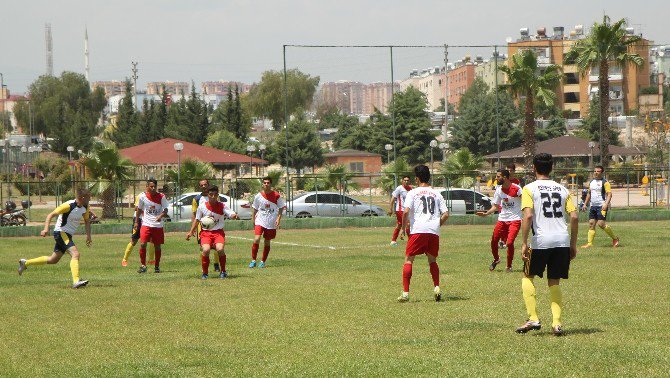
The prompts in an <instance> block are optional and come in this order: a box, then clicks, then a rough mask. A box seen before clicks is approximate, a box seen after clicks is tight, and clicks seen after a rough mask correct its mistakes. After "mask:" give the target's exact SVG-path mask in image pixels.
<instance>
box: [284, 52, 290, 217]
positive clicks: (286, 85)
mask: <svg viewBox="0 0 670 378" xmlns="http://www.w3.org/2000/svg"><path fill="white" fill-rule="evenodd" d="M283 47H284V131H285V134H286V194H285V195H286V197H287V198H288V197H289V194H290V193H289V189H290V186H289V185H290V184H289V181H290V180H289V171H288V157H289V156H288V148H289V147H288V99H287V98H288V76H287V74H286V45H284V46H283ZM288 210H289V211H290V210H291V209H288Z"/></svg>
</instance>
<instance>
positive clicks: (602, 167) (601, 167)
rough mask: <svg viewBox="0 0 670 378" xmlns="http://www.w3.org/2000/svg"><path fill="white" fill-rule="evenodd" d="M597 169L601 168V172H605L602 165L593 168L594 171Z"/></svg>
mask: <svg viewBox="0 0 670 378" xmlns="http://www.w3.org/2000/svg"><path fill="white" fill-rule="evenodd" d="M596 168H600V170H601V171H603V172H605V168H604V167H603V166H602V165H596V166H595V167H593V169H594V170H595V169H596Z"/></svg>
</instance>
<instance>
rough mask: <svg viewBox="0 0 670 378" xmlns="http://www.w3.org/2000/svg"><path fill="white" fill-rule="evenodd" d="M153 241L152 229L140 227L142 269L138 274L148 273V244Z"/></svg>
mask: <svg viewBox="0 0 670 378" xmlns="http://www.w3.org/2000/svg"><path fill="white" fill-rule="evenodd" d="M150 241H151V229H150V228H149V227H147V226H145V225H142V227H140V268H139V269H138V270H137V273H146V272H147V243H149V242H150Z"/></svg>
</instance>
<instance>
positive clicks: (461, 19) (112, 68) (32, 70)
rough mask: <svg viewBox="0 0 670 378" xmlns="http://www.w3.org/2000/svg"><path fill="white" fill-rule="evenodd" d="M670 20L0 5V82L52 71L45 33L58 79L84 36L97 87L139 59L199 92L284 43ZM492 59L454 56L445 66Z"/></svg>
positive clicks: (398, 8) (336, 7)
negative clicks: (49, 33)
mask: <svg viewBox="0 0 670 378" xmlns="http://www.w3.org/2000/svg"><path fill="white" fill-rule="evenodd" d="M668 13H670V2H668V1H667V0H643V1H637V2H633V1H630V0H626V1H624V0H577V1H576V0H560V1H558V0H554V1H545V0H537V1H519V0H506V1H501V0H471V1H451V0H425V1H410V0H338V1H332V0H328V1H322V0H263V1H261V0H247V1H242V0H236V1H231V0H216V1H215V0H190V1H184V0H180V1H176V0H114V1H109V0H105V1H101V0H87V1H84V0H79V1H77V0H58V1H53V0H24V1H14V0H0V73H2V74H3V78H4V84H5V85H7V87H8V88H9V90H10V91H11V92H12V93H16V94H19V93H25V92H26V90H27V88H28V86H29V85H30V83H32V82H33V81H34V80H35V79H37V78H38V77H39V76H40V75H43V74H45V73H46V58H45V55H46V53H45V37H44V34H45V33H44V29H45V24H46V23H50V24H51V29H52V35H53V66H54V74H55V75H60V73H61V72H62V71H66V70H67V71H75V72H80V73H84V53H83V51H84V31H85V30H88V36H89V54H90V74H91V77H90V79H91V81H99V80H124V79H125V78H127V77H130V76H131V75H132V73H131V62H133V61H136V62H138V66H137V68H138V70H139V71H138V76H139V78H138V87H139V88H145V87H146V83H147V82H151V81H168V80H169V81H185V82H191V81H193V82H195V83H196V87H197V88H198V90H199V83H200V82H202V81H207V80H226V81H241V82H245V83H253V82H258V81H259V80H260V78H261V75H262V73H263V72H264V71H267V70H281V69H283V54H282V52H283V45H385V46H387V45H417V46H443V45H444V44H447V45H450V46H457V45H461V46H462V45H466V46H469V45H505V40H506V38H507V37H512V38H513V39H516V38H517V36H518V35H519V29H520V28H523V27H528V28H530V30H531V32H532V34H534V31H535V30H536V29H537V28H538V27H546V28H547V31H548V33H549V34H551V33H552V29H553V27H554V26H564V27H565V30H566V33H567V32H569V30H572V29H573V28H574V26H575V25H580V24H581V25H584V28H585V30H588V28H589V27H590V26H591V25H592V24H593V23H594V22H596V21H602V17H603V15H604V14H607V15H609V16H610V17H611V19H612V20H618V19H620V18H626V19H627V20H628V24H629V26H631V27H634V28H635V29H636V33H642V35H643V36H644V37H645V38H647V39H650V40H652V41H654V42H655V43H657V44H670V31H669V30H670V29H668V28H667V20H666V19H665V18H667V14H668ZM491 52H492V48H491V47H487V48H474V47H450V48H449V61H450V62H453V61H454V60H458V59H461V58H462V57H464V56H465V55H470V56H472V57H475V56H477V55H481V56H483V57H485V58H486V57H488V56H490V55H491ZM503 52H506V51H504V50H503ZM443 59H444V49H443V48H441V47H437V48H430V47H422V48H400V47H398V48H394V49H393V74H394V79H395V80H398V79H403V78H406V77H407V76H408V75H409V72H410V70H412V69H423V68H428V67H434V66H439V65H441V64H443ZM390 63H391V59H390V49H389V48H388V47H385V48H298V47H290V46H289V47H287V48H286V64H287V67H288V68H298V69H300V70H301V71H303V72H305V73H308V74H310V75H312V76H319V77H320V78H321V82H326V81H336V80H356V81H361V82H364V83H370V82H376V81H384V82H389V81H390V80H391V64H390Z"/></svg>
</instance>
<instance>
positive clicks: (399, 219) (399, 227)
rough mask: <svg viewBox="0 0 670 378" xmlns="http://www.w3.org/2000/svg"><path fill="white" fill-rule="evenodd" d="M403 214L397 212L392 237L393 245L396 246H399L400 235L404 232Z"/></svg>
mask: <svg viewBox="0 0 670 378" xmlns="http://www.w3.org/2000/svg"><path fill="white" fill-rule="evenodd" d="M401 214H402V213H401V212H399V211H396V212H395V218H396V225H395V228H394V229H393V236H391V245H392V246H395V245H398V242H397V240H398V235H400V230H402V215H401Z"/></svg>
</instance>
